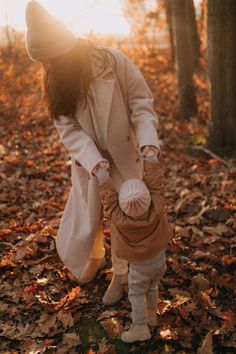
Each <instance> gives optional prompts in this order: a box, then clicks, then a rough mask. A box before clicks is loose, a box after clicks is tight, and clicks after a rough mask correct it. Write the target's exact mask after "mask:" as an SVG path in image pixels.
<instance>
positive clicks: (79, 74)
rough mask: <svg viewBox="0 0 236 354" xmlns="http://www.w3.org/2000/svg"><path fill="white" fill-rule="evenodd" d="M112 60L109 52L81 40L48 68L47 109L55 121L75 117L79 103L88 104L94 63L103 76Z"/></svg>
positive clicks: (45, 83) (45, 70)
mask: <svg viewBox="0 0 236 354" xmlns="http://www.w3.org/2000/svg"><path fill="white" fill-rule="evenodd" d="M110 56H112V54H110V52H108V50H107V49H106V48H104V47H99V46H96V45H95V44H93V43H92V42H91V41H89V40H85V39H80V38H78V39H77V42H76V45H75V46H74V48H73V49H72V50H71V51H70V52H68V53H67V54H65V55H63V56H61V57H59V58H56V59H53V60H51V61H50V62H49V63H46V64H44V76H43V105H44V108H45V109H46V111H47V113H48V115H49V116H50V117H51V118H52V119H58V118H59V116H60V115H67V116H74V114H75V111H76V108H77V105H78V104H79V103H80V104H83V105H84V106H85V105H86V104H87V98H88V95H89V85H90V83H91V80H92V69H91V60H96V62H97V67H98V73H99V74H101V73H102V72H103V71H104V70H105V68H106V66H107V65H108V63H109V62H110ZM113 59H114V58H113Z"/></svg>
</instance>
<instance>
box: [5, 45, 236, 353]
mask: <svg viewBox="0 0 236 354" xmlns="http://www.w3.org/2000/svg"><path fill="white" fill-rule="evenodd" d="M127 54H128V55H129V56H130V57H131V58H132V59H133V60H134V61H135V63H136V64H137V65H138V66H139V67H140V69H141V70H142V71H143V73H144V75H145V77H146V79H147V81H148V83H149V85H150V87H151V89H152V91H153V94H154V97H155V107H156V110H157V112H158V116H159V126H158V135H159V137H160V139H161V141H162V159H163V161H164V165H165V173H166V184H167V192H166V198H167V201H168V214H169V219H170V221H171V223H173V226H174V230H175V236H174V239H173V241H172V242H171V243H170V245H169V248H168V251H167V256H168V257H167V266H168V270H167V272H166V275H165V277H164V279H163V281H162V283H161V285H160V298H159V303H158V311H157V313H158V326H157V327H156V328H153V329H152V334H153V336H152V338H151V340H149V341H147V342H139V343H138V344H132V345H129V344H125V343H123V342H122V341H121V340H120V339H119V337H120V333H121V331H122V328H127V325H129V324H130V317H129V314H130V310H131V309H130V304H129V301H128V299H127V294H126V295H125V296H124V297H123V299H122V301H121V302H120V303H119V304H117V305H115V306H113V307H105V306H103V305H102V302H101V299H102V296H103V294H104V292H105V289H106V287H107V286H108V284H109V281H110V279H111V271H110V258H109V255H107V267H106V268H104V269H103V270H101V271H100V273H99V274H98V276H97V277H96V279H95V280H94V281H92V282H91V283H90V284H88V285H86V286H81V287H80V286H79V285H78V283H77V282H76V279H74V278H73V276H72V275H71V274H70V273H69V272H68V271H67V270H66V269H65V267H64V266H63V264H62V262H61V261H60V259H59V257H58V256H57V253H56V250H55V237H56V232H57V228H58V224H59V220H60V218H61V216H62V212H63V209H64V206H65V203H66V199H67V196H68V193H69V190H70V162H69V154H68V152H67V151H66V150H65V148H64V147H63V146H62V144H61V143H60V142H59V139H58V136H57V133H56V130H55V128H54V126H53V124H52V122H51V121H50V120H49V119H48V118H47V117H46V116H45V114H44V112H43V110H42V109H41V108H40V97H41V94H40V76H41V74H40V67H39V65H38V64H35V63H31V62H30V61H29V59H28V58H27V57H26V54H25V53H24V52H23V50H22V51H18V52H16V53H14V55H13V56H12V57H11V58H7V57H6V55H2V56H0V76H1V77H2V78H3V80H1V96H0V120H1V133H0V134H1V136H0V162H1V165H0V188H1V200H0V215H1V221H0V255H1V262H0V279H1V284H0V321H1V325H0V353H4V354H7V353H9V354H10V353H11V354H13V353H58V354H64V353H70V354H72V353H89V354H92V353H100V354H101V353H106V354H108V353H110V354H112V353H120V354H125V353H140V354H141V353H147V354H148V353H149V354H151V353H152V354H154V353H159V354H164V353H179V354H184V353H187V354H191V353H200V354H211V353H228V354H230V353H233V352H234V353H235V348H236V334H235V332H234V329H235V315H234V314H235V305H236V303H235V293H234V289H235V283H233V280H235V263H236V262H235V260H236V257H235V256H234V251H235V247H236V236H235V228H236V221H235V205H236V204H235V194H234V192H235V190H234V189H233V188H235V185H234V184H233V182H234V180H233V175H234V174H235V167H233V163H234V161H233V160H227V159H224V160H222V159H219V158H217V157H215V158H212V157H211V156H210V155H209V154H208V153H204V152H203V151H201V150H198V148H199V147H200V149H201V148H202V146H204V143H205V141H206V133H207V121H208V106H209V97H208V87H207V80H206V69H205V67H206V63H205V62H204V60H202V61H201V66H202V69H201V70H199V72H198V73H197V74H196V75H195V85H196V89H197V97H198V107H199V113H198V116H197V117H192V118H191V120H190V121H180V120H179V118H178V102H177V99H178V94H177V82H176V75H175V72H174V69H173V68H172V67H171V65H170V64H169V62H168V53H165V52H160V51H157V50H155V51H154V50H147V49H145V48H140V49H139V50H138V49H137V50H129V52H128V53H127ZM196 147H197V149H196ZM105 235H106V248H107V250H108V252H107V254H109V253H110V252H109V248H110V241H109V227H105Z"/></svg>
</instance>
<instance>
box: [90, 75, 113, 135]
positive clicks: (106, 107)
mask: <svg viewBox="0 0 236 354" xmlns="http://www.w3.org/2000/svg"><path fill="white" fill-rule="evenodd" d="M114 84H115V80H114V79H104V78H99V79H95V80H94V81H93V82H92V84H91V92H92V97H93V99H89V107H90V112H91V115H92V118H93V120H95V119H99V120H100V121H102V122H103V125H104V130H105V139H106V141H107V132H108V125H109V116H110V109H111V103H112V97H113V91H114Z"/></svg>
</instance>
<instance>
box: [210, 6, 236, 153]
mask: <svg viewBox="0 0 236 354" xmlns="http://www.w3.org/2000/svg"><path fill="white" fill-rule="evenodd" d="M207 31H208V60H209V81H210V115H211V117H210V118H211V119H210V127H209V138H208V146H209V147H210V148H211V149H212V150H213V151H215V152H217V153H218V154H221V155H222V154H225V155H231V154H235V153H236V1H235V0H224V1H222V0H208V22H207Z"/></svg>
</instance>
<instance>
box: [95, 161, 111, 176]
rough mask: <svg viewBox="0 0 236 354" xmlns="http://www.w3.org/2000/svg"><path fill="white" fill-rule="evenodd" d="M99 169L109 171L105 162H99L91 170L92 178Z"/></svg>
mask: <svg viewBox="0 0 236 354" xmlns="http://www.w3.org/2000/svg"><path fill="white" fill-rule="evenodd" d="M101 169H106V170H109V164H108V162H107V161H101V162H99V163H98V164H97V165H96V166H95V167H94V169H93V170H92V174H93V175H94V176H97V173H98V171H99V170H101Z"/></svg>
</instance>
